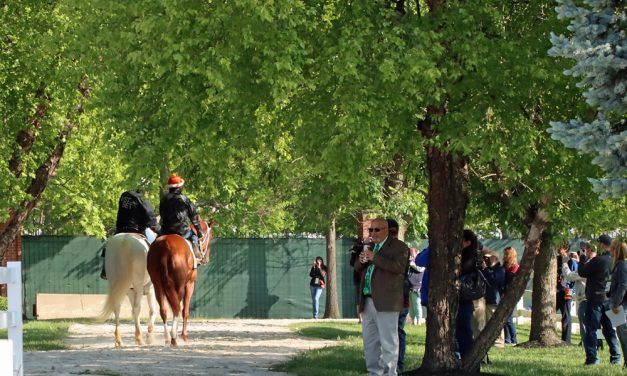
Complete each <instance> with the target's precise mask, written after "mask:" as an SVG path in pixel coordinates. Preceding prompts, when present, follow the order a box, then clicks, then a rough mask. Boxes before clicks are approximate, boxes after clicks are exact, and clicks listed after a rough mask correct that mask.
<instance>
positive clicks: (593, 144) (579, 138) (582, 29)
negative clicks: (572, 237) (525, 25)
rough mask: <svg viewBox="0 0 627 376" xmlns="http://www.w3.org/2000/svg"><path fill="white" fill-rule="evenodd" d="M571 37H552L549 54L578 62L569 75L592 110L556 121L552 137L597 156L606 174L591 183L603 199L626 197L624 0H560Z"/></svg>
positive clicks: (626, 44) (626, 16) (626, 46)
mask: <svg viewBox="0 0 627 376" xmlns="http://www.w3.org/2000/svg"><path fill="white" fill-rule="evenodd" d="M557 2H558V3H559V4H560V5H559V6H558V7H557V8H556V10H557V13H558V17H559V18H560V19H567V20H569V21H570V23H569V26H568V30H569V31H570V33H569V35H567V36H564V35H559V36H558V35H555V34H551V42H552V43H553V47H552V48H551V49H550V50H549V55H550V56H554V57H562V58H567V59H573V60H575V61H576V64H575V66H573V67H572V68H570V69H568V70H566V71H564V74H566V75H569V76H573V77H579V78H581V81H580V82H579V83H578V86H579V87H583V88H585V92H584V97H585V98H586V103H587V104H588V105H589V106H590V107H592V109H593V111H592V112H591V113H590V114H589V115H588V116H585V117H583V118H576V119H572V120H570V121H569V122H567V123H565V122H557V121H556V122H552V123H551V128H550V129H549V130H548V131H549V133H551V136H552V137H553V138H554V139H556V140H559V141H561V142H562V143H563V144H564V145H565V146H566V147H569V148H574V149H577V150H578V151H579V152H580V153H586V154H592V155H594V159H593V160H592V162H593V163H595V164H597V165H598V166H600V167H601V168H603V170H605V172H606V173H607V176H606V177H604V178H602V179H591V180H590V181H591V182H592V184H593V186H594V189H595V191H596V192H598V193H599V194H600V197H601V198H609V197H613V198H618V197H620V196H623V195H625V194H627V102H626V101H625V97H627V64H625V58H627V38H625V32H626V30H627V29H626V24H627V22H626V21H625V20H626V19H627V7H626V4H627V3H626V2H625V1H624V0H586V1H584V2H583V4H579V3H577V4H575V3H574V2H573V1H571V0H557Z"/></svg>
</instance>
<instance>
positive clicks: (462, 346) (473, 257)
mask: <svg viewBox="0 0 627 376" xmlns="http://www.w3.org/2000/svg"><path fill="white" fill-rule="evenodd" d="M463 247H464V248H463V249H462V265H461V273H460V277H461V276H463V275H465V274H468V273H472V272H474V271H475V270H476V268H477V265H478V254H479V251H478V248H477V247H478V243H477V235H475V233H474V232H472V231H471V230H464V234H463ZM473 312H474V305H473V302H472V300H464V299H463V298H461V296H460V298H459V309H458V311H457V318H456V326H455V339H456V340H457V346H458V350H459V355H460V357H461V358H462V359H463V358H464V356H465V355H466V354H467V353H468V352H469V351H470V350H471V349H472V345H473V343H474V338H473V334H472V313H473Z"/></svg>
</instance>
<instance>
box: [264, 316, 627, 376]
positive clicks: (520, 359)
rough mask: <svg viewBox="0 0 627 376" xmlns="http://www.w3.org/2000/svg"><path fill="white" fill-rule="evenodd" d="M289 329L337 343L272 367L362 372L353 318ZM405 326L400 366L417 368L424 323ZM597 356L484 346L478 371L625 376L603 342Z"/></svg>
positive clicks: (521, 335)
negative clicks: (589, 363)
mask: <svg viewBox="0 0 627 376" xmlns="http://www.w3.org/2000/svg"><path fill="white" fill-rule="evenodd" d="M290 328H291V329H292V330H293V331H295V332H297V333H298V334H300V335H303V336H307V337H315V338H323V339H336V340H339V344H338V345H337V346H333V347H327V348H323V349H318V350H311V351H306V352H303V353H301V354H298V355H297V356H295V357H294V358H293V359H292V360H290V361H288V362H286V363H282V364H280V365H278V366H275V367H274V368H273V370H274V371H281V372H290V373H293V374H296V375H300V376H313V375H363V374H364V373H365V372H366V368H365V363H364V360H363V346H362V341H361V327H360V326H359V324H357V323H356V322H355V323H346V322H333V321H328V322H327V321H323V322H320V321H318V322H312V323H304V324H294V325H292V326H291V327H290ZM405 329H406V330H407V350H406V352H407V353H406V355H405V368H406V369H407V370H412V369H416V368H418V367H419V366H420V363H421V361H422V356H423V353H424V344H425V327H424V325H423V326H411V325H408V326H406V327H405ZM528 338H529V326H520V327H519V328H518V340H519V342H525V341H527V339H528ZM579 339H580V338H579V336H578V335H576V334H573V338H572V341H573V343H578V342H579ZM599 358H600V359H601V365H598V366H594V367H584V366H583V363H584V359H585V353H584V350H583V348H582V347H579V346H577V345H571V346H563V347H558V348H549V349H524V348H519V347H506V348H504V349H499V348H493V349H491V350H490V360H491V361H492V364H491V365H489V366H483V367H482V368H481V370H482V371H483V372H489V373H493V374H500V375H516V376H519V375H520V376H524V375H529V376H543V375H567V376H568V375H586V376H595V375H599V376H601V375H602V376H612V375H627V372H625V371H623V369H622V368H621V367H619V366H614V365H610V364H609V352H608V350H607V345H606V346H605V349H604V350H602V351H600V352H599Z"/></svg>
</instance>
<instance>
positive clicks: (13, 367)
mask: <svg viewBox="0 0 627 376" xmlns="http://www.w3.org/2000/svg"><path fill="white" fill-rule="evenodd" d="M4 283H6V284H7V297H8V303H9V304H8V311H0V329H5V328H6V329H8V334H9V339H0V376H23V375H24V369H23V364H24V363H23V355H22V352H23V339H22V264H21V263H20V262H8V263H7V266H6V267H0V284H4Z"/></svg>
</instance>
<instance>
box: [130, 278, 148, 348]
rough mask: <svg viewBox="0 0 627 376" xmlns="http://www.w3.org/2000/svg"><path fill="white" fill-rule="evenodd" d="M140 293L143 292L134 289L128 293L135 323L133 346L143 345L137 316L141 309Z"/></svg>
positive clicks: (139, 289)
mask: <svg viewBox="0 0 627 376" xmlns="http://www.w3.org/2000/svg"><path fill="white" fill-rule="evenodd" d="M136 286H137V285H136ZM142 293H143V290H142V289H141V288H137V287H135V288H134V289H132V290H131V291H129V294H128V296H129V298H130V300H131V307H133V321H135V344H137V345H143V344H144V340H143V339H142V331H141V325H140V323H139V314H140V313H141V309H142Z"/></svg>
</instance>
